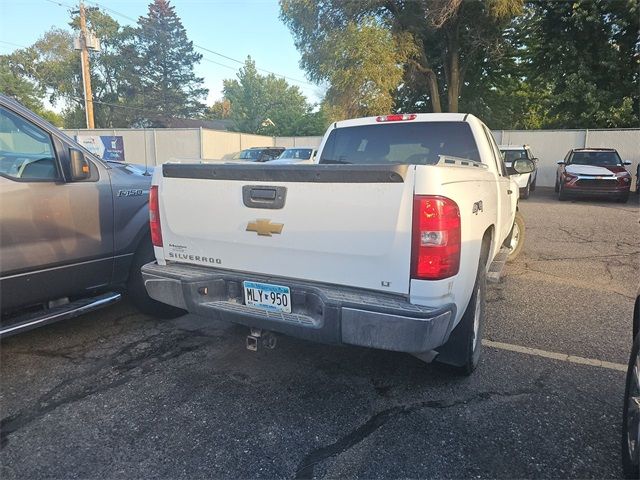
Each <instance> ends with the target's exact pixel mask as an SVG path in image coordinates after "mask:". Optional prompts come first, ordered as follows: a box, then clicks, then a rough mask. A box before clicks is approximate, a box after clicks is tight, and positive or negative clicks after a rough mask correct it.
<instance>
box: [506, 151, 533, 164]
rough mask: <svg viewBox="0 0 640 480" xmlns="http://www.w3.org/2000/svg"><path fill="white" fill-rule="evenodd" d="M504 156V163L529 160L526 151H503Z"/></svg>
mask: <svg viewBox="0 0 640 480" xmlns="http://www.w3.org/2000/svg"><path fill="white" fill-rule="evenodd" d="M502 153H503V154H504V161H505V162H507V163H509V162H513V161H515V160H519V159H521V158H527V151H526V150H524V149H523V150H502Z"/></svg>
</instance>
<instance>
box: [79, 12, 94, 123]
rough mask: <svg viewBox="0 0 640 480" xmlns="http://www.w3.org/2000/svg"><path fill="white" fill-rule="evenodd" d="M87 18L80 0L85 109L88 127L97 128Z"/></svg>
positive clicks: (81, 59)
mask: <svg viewBox="0 0 640 480" xmlns="http://www.w3.org/2000/svg"><path fill="white" fill-rule="evenodd" d="M88 37H89V35H88V32H87V18H86V16H85V11H84V4H83V3H82V0H80V61H81V62H82V85H83V89H84V111H85V115H86V118H87V128H96V126H95V123H94V121H93V93H92V92H91V69H90V68H89V49H88V48H87V39H88Z"/></svg>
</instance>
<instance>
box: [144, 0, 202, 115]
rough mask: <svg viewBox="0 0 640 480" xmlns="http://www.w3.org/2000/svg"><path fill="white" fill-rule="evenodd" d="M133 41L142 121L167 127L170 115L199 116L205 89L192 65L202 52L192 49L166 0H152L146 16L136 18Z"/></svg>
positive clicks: (200, 57)
mask: <svg viewBox="0 0 640 480" xmlns="http://www.w3.org/2000/svg"><path fill="white" fill-rule="evenodd" d="M137 40H138V47H139V49H140V57H139V64H138V69H137V70H138V74H139V76H140V87H139V88H140V89H141V92H139V94H140V96H141V98H140V101H139V103H138V104H139V106H140V107H141V110H144V113H143V115H144V116H145V117H146V122H143V123H146V124H148V125H150V126H171V121H172V119H173V118H176V117H180V118H193V117H197V116H200V115H201V114H202V113H203V112H204V110H205V108H206V106H205V105H204V104H203V103H202V100H204V99H205V98H206V96H207V94H208V90H207V89H206V88H204V87H203V79H202V78H201V77H197V76H196V75H195V73H194V71H193V67H194V65H196V64H197V63H198V62H200V60H201V59H202V55H200V54H199V53H197V52H195V51H194V49H193V42H191V41H189V39H188V38H187V32H186V30H185V28H184V27H183V25H182V22H181V21H180V18H179V17H178V15H176V12H175V8H174V7H173V6H172V5H171V3H170V2H169V0H154V1H153V3H151V4H150V5H149V12H148V14H147V16H146V17H140V18H139V19H138V31H137Z"/></svg>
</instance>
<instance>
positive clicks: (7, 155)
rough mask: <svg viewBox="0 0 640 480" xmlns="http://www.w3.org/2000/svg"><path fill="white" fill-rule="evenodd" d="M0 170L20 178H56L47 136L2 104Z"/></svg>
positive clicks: (10, 176)
mask: <svg viewBox="0 0 640 480" xmlns="http://www.w3.org/2000/svg"><path fill="white" fill-rule="evenodd" d="M0 174H1V175H3V176H5V177H9V178H14V179H16V180H23V181H37V180H40V181H42V180H45V181H46V180H49V181H54V180H57V179H58V178H60V177H59V173H58V167H57V162H56V155H55V150H54V148H53V142H52V141H51V136H50V135H49V134H48V133H47V132H45V131H44V130H42V129H41V128H40V127H37V126H36V125H34V124H32V123H31V122H28V121H27V120H25V119H23V118H22V117H20V116H19V115H16V114H15V113H13V112H11V111H10V110H8V109H6V108H4V107H0Z"/></svg>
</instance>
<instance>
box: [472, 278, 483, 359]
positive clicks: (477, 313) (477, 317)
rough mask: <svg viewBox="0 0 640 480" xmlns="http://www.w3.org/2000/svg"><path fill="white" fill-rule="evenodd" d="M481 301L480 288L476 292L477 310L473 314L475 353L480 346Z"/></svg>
mask: <svg viewBox="0 0 640 480" xmlns="http://www.w3.org/2000/svg"><path fill="white" fill-rule="evenodd" d="M480 300H481V299H480V287H478V290H477V291H476V308H475V309H474V312H473V341H472V344H471V348H472V350H473V351H474V352H475V351H476V346H477V345H478V336H479V335H478V334H479V330H480V308H481V307H482V304H481V301H480Z"/></svg>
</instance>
